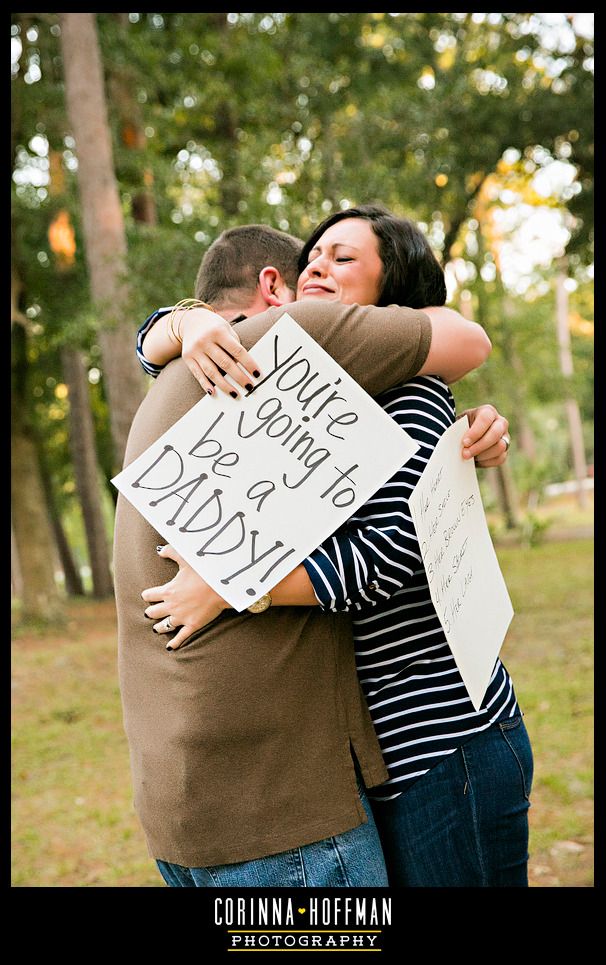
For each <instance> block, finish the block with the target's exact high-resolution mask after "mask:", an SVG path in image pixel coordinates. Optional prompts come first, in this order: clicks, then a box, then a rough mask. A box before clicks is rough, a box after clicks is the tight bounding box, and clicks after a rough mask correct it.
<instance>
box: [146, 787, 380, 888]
mask: <svg viewBox="0 0 606 965" xmlns="http://www.w3.org/2000/svg"><path fill="white" fill-rule="evenodd" d="M358 788H359V790H360V799H361V801H362V804H363V805H364V809H365V811H366V816H367V818H368V823H367V824H361V825H359V826H358V827H357V828H353V830H351V831H345V832H344V833H343V834H338V835H336V836H335V837H332V838H325V839H324V840H323V841H316V842H314V844H306V845H303V846H302V847H300V848H293V849H292V850H291V851H282V852H281V853H280V854H272V855H268V856H267V857H265V858H256V859H255V860H254V861H243V862H240V863H238V864H222V865H214V866H212V867H207V868H184V867H182V866H181V865H178V864H170V863H169V862H167V861H157V862H156V864H157V865H158V868H159V869H160V874H161V875H162V877H163V878H164V880H165V882H166V883H167V885H169V887H171V888H387V884H388V883H387V872H386V870H385V862H384V860H383V852H382V851H381V842H380V841H379V835H378V834H377V828H376V826H375V822H374V818H373V815H372V811H371V809H370V805H369V803H368V799H367V797H366V794H365V792H364V791H363V789H362V788H361V787H360V784H359V783H358Z"/></svg>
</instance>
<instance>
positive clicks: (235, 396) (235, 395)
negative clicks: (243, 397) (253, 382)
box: [229, 392, 238, 399]
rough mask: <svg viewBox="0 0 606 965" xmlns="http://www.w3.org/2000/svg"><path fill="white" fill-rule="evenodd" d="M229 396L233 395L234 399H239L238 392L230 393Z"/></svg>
mask: <svg viewBox="0 0 606 965" xmlns="http://www.w3.org/2000/svg"><path fill="white" fill-rule="evenodd" d="M229 394H230V395H231V397H232V399H237V398H238V393H237V392H230V393H229Z"/></svg>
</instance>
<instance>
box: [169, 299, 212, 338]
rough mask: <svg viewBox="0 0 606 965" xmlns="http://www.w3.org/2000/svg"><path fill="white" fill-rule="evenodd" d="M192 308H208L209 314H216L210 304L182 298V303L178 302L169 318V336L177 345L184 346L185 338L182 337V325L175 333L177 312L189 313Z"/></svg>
mask: <svg viewBox="0 0 606 965" xmlns="http://www.w3.org/2000/svg"><path fill="white" fill-rule="evenodd" d="M190 308H206V309H208V311H209V312H215V313H216V309H215V308H213V306H212V305H209V304H208V302H201V301H200V299H199V298H182V299H181V301H179V302H177V304H176V305H174V306H173V309H172V311H171V313H170V315H169V316H168V334H169V336H172V338H173V341H175V342H176V343H177V345H183V338H182V337H181V325H180V324H179V325H178V326H177V328H178V331H177V332H175V327H174V324H175V312H176V311H182V312H187V311H189V310H190Z"/></svg>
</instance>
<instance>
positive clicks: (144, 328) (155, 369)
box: [136, 305, 173, 379]
mask: <svg viewBox="0 0 606 965" xmlns="http://www.w3.org/2000/svg"><path fill="white" fill-rule="evenodd" d="M172 310H173V306H172V305H169V306H168V307H167V308H157V309H156V311H155V312H152V313H151V315H148V316H147V318H146V319H145V321H144V322H143V325H141V326H140V328H139V329H138V331H137V349H136V351H137V358H138V359H139V362H140V363H141V365H142V367H143V371H144V372H146V373H147V375H152V376H153V377H154V379H157V378H158V376H159V375H160V372H161V371H162V369H163V368H164V366H163V365H155V363H154V362H150V361H149V359H146V358H145V354H144V352H143V340H144V338H145V336H146V335H147V333H148V332H149V330H150V328H152V326H154V325H155V324H156V322H157V321H158V319H159V318H162V317H163V316H164V315H168V313H169V312H172Z"/></svg>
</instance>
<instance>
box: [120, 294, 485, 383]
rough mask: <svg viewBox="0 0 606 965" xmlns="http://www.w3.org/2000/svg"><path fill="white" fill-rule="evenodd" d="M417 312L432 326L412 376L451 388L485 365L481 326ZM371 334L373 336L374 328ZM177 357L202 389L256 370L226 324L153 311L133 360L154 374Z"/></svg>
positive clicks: (442, 311) (405, 314)
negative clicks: (440, 381)
mask: <svg viewBox="0 0 606 965" xmlns="http://www.w3.org/2000/svg"><path fill="white" fill-rule="evenodd" d="M293 304H294V305H297V304H298V303H296V302H295V303H293ZM286 307H288V306H286ZM368 309H369V312H372V313H374V314H375V315H376V314H377V313H378V315H379V317H380V315H381V313H382V312H389V313H390V318H393V316H394V309H395V313H396V315H397V311H398V306H393V305H390V306H387V307H385V308H378V307H377V306H368ZM422 313H423V314H424V315H425V316H427V317H428V318H429V320H430V323H431V343H430V344H429V350H428V354H427V356H426V357H425V361H424V362H423V363H422V367H420V368H419V366H417V367H416V368H415V371H414V372H411V373H410V374H411V375H417V374H421V375H439V376H440V378H442V379H443V380H444V381H445V382H447V383H448V384H450V383H452V382H456V381H457V380H458V379H461V378H462V377H463V376H464V375H466V374H467V373H468V372H471V371H472V370H473V369H475V368H478V366H480V365H482V364H483V363H484V362H485V361H486V359H487V358H488V355H489V354H490V352H491V350H492V345H491V342H490V339H489V338H488V336H487V334H486V332H485V331H484V329H483V328H482V327H481V325H478V324H477V323H476V322H472V321H470V320H469V319H467V318H464V317H463V315H461V314H460V313H459V312H456V311H454V309H452V308H446V307H445V306H437V307H432V308H424V309H423V310H422ZM411 314H414V313H413V312H412V310H411V309H405V308H402V322H401V324H406V321H407V320H408V321H409V320H410V317H411ZM425 324H427V319H425ZM375 332H376V333H377V334H376V336H375V337H378V332H379V329H378V328H376V327H375ZM179 354H182V355H183V359H184V360H185V362H186V364H187V366H188V368H189V370H190V371H191V373H192V375H193V376H194V377H195V378H197V379H198V381H199V382H200V384H201V385H202V388H204V390H205V391H208V388H209V381H210V382H212V383H214V385H216V386H217V387H218V388H220V389H221V390H222V391H224V392H233V390H234V387H233V385H231V384H230V383H228V382H226V381H225V380H224V379H223V374H224V373H225V372H228V374H229V375H230V376H231V377H232V378H233V379H234V381H236V382H237V383H238V384H239V385H241V386H243V387H244V388H246V386H247V382H250V376H251V375H252V376H253V377H256V376H255V371H256V370H257V371H258V369H257V366H256V363H255V362H254V359H252V357H251V356H250V355H248V353H247V352H246V350H245V348H244V347H243V346H242V344H241V341H240V338H239V336H238V334H237V332H236V330H235V329H234V328H233V327H232V326H231V324H230V323H229V322H227V321H225V320H224V319H223V318H222V317H221V316H220V315H219V314H216V313H213V312H212V311H209V310H208V309H204V308H190V309H183V310H179V309H177V310H175V311H173V309H158V310H157V311H156V312H153V313H152V314H151V315H150V316H148V318H146V320H145V322H144V323H143V325H142V326H141V327H140V328H139V331H138V332H137V356H138V358H139V361H140V362H141V364H142V365H143V367H144V368H145V370H146V372H148V373H149V374H151V375H157V374H158V372H159V371H160V370H161V368H162V366H164V365H166V364H167V363H168V362H169V361H170V360H171V359H173V358H176V357H177V356H178V355H179ZM146 363H147V364H146ZM237 363H239V364H237ZM240 365H241V366H242V367H243V369H244V370H246V372H244V371H243V369H242V368H240ZM221 370H222V371H221ZM402 381H404V379H402ZM392 384H395V383H392ZM211 388H212V387H211ZM384 388H388V386H387V385H382V386H381V389H384Z"/></svg>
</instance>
